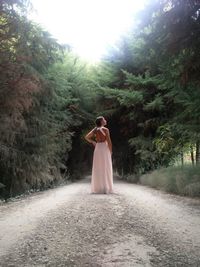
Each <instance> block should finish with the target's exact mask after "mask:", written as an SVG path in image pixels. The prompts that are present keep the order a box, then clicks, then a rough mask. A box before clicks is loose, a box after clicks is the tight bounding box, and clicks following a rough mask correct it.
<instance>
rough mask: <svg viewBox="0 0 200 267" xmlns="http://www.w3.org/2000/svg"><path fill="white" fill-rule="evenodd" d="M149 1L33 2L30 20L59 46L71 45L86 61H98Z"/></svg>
mask: <svg viewBox="0 0 200 267" xmlns="http://www.w3.org/2000/svg"><path fill="white" fill-rule="evenodd" d="M144 3H145V0H139V1H138V0H56V1H52V0H32V4H33V7H34V9H35V10H36V11H35V12H34V13H33V14H32V15H31V16H30V18H31V19H32V20H34V21H36V22H38V23H40V24H41V25H42V26H43V27H44V28H45V29H46V30H48V31H49V32H50V33H51V34H52V36H54V37H55V38H56V39H57V40H58V41H59V43H63V44H70V45H71V46H72V47H73V48H74V50H75V51H76V53H77V54H79V55H80V56H81V57H82V58H84V59H86V60H88V61H90V62H96V61H98V60H99V59H100V57H101V56H102V55H103V54H104V53H105V52H106V48H107V47H108V46H109V45H114V43H115V42H116V41H117V40H118V39H119V38H120V36H122V35H123V34H124V33H125V32H126V31H128V30H129V28H130V26H131V24H132V23H133V15H134V13H136V12H137V11H138V10H139V9H141V8H142V7H143V6H144Z"/></svg>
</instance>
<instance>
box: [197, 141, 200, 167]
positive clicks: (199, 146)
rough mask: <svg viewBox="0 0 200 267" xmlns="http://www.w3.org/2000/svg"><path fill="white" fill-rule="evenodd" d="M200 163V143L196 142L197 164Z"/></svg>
mask: <svg viewBox="0 0 200 267" xmlns="http://www.w3.org/2000/svg"><path fill="white" fill-rule="evenodd" d="M199 163H200V142H199V141H197V142H196V164H197V165H198V164H199Z"/></svg>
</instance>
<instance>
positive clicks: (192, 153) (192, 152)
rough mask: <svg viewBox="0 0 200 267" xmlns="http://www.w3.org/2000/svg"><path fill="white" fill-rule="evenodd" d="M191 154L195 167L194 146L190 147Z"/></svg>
mask: <svg viewBox="0 0 200 267" xmlns="http://www.w3.org/2000/svg"><path fill="white" fill-rule="evenodd" d="M190 154H191V161H192V166H194V150H193V146H190Z"/></svg>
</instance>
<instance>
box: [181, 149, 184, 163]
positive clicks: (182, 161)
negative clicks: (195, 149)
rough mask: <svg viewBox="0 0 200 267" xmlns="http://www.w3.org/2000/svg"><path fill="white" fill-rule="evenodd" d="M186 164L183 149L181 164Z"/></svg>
mask: <svg viewBox="0 0 200 267" xmlns="http://www.w3.org/2000/svg"><path fill="white" fill-rule="evenodd" d="M183 164H184V153H183V151H182V152H181V165H182V166H183Z"/></svg>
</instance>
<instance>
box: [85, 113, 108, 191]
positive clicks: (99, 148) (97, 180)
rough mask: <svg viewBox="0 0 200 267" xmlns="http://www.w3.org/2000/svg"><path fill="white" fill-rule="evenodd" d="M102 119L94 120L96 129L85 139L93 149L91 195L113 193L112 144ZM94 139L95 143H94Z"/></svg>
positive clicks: (104, 121)
mask: <svg viewBox="0 0 200 267" xmlns="http://www.w3.org/2000/svg"><path fill="white" fill-rule="evenodd" d="M106 124H107V122H106V120H105V118H104V117H102V116H101V117H98V118H97V119H96V127H95V128H94V129H92V130H91V131H90V132H89V133H88V134H87V135H86V136H85V139H86V140H87V141H88V142H89V143H92V144H93V145H94V147H95V149H94V154H93V165H92V180H91V193H99V194H101V193H103V194H109V193H113V169H112V158H111V155H112V142H111V139H110V133H109V130H108V128H106V127H104V126H105V125H106ZM94 138H95V141H94Z"/></svg>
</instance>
